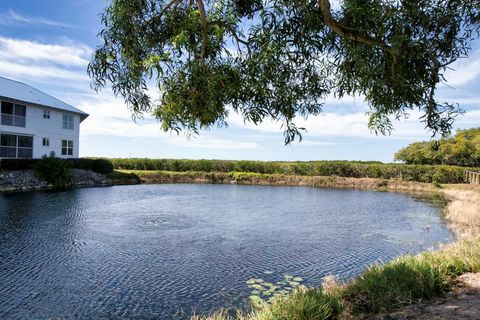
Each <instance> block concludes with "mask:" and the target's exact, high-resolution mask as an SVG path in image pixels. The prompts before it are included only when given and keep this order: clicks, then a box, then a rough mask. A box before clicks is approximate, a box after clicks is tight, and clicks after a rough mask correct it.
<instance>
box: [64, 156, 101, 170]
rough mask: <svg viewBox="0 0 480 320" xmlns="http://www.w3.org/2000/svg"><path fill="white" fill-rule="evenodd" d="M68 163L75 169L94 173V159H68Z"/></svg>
mask: <svg viewBox="0 0 480 320" xmlns="http://www.w3.org/2000/svg"><path fill="white" fill-rule="evenodd" d="M67 161H68V163H69V164H70V166H71V167H72V168H73V169H82V170H90V171H93V167H94V162H95V160H94V159H88V158H79V159H67Z"/></svg>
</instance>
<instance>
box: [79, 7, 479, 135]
mask: <svg viewBox="0 0 480 320" xmlns="http://www.w3.org/2000/svg"><path fill="white" fill-rule="evenodd" d="M479 3H480V2H479V1H478V0H364V1H359V0H340V1H335V2H334V1H328V0H301V1H300V0H288V1H286V0H188V1H187V0H112V1H111V3H110V4H109V5H108V6H107V7H106V9H105V11H104V12H103V13H102V15H101V17H102V24H103V30H102V31H101V32H100V33H99V36H100V38H101V39H102V42H103V43H102V44H101V45H100V46H99V47H98V48H97V49H96V51H95V53H94V55H93V58H92V61H91V63H90V64H89V67H88V72H89V74H90V76H91V77H92V79H93V87H94V88H95V89H96V90H99V89H100V88H102V87H104V86H107V85H108V86H109V85H111V87H112V90H113V92H114V93H115V94H116V95H117V96H121V97H123V98H124V99H125V101H126V103H127V105H128V106H129V108H131V110H132V114H133V115H134V116H135V117H138V116H141V115H142V114H144V113H152V114H153V115H154V116H155V117H156V118H157V119H159V120H160V123H161V128H162V129H163V130H176V131H180V130H186V131H188V132H194V133H197V132H199V130H202V129H207V128H209V127H211V126H223V125H227V123H226V121H227V116H228V114H229V112H236V113H238V114H240V115H241V116H242V117H243V119H244V120H245V121H247V122H253V123H254V124H259V123H261V122H262V121H263V120H265V119H273V120H275V121H279V122H281V123H282V127H283V129H284V131H285V141H286V143H289V142H291V141H293V140H295V139H296V138H300V139H301V134H300V133H301V131H302V130H303V128H298V127H297V126H296V125H295V122H294V120H295V117H297V116H302V117H305V118H306V117H308V116H309V115H317V114H319V113H320V112H321V109H322V102H323V101H324V100H325V99H326V97H327V96H329V95H334V96H336V97H343V96H345V95H360V96H364V97H365V100H366V102H367V103H368V105H369V107H370V112H369V115H370V121H369V127H370V128H371V129H372V130H373V131H374V132H376V133H382V134H385V133H388V132H390V130H391V129H392V122H391V119H392V118H397V119H398V118H402V117H407V116H408V113H409V112H410V111H412V110H419V111H421V113H422V114H423V116H422V121H423V122H424V123H425V126H426V128H428V129H430V130H432V132H433V134H436V133H441V134H445V133H448V132H449V131H450V129H451V127H452V123H453V120H454V118H455V116H456V115H457V114H458V113H459V112H460V111H461V110H459V108H458V106H457V105H456V104H449V103H443V102H441V101H437V100H436V99H435V92H436V90H437V87H438V85H439V83H441V82H443V81H445V79H444V77H443V75H444V73H445V71H446V69H447V68H448V66H449V65H450V64H451V63H453V62H454V61H456V60H457V59H459V58H462V57H466V56H467V55H468V53H469V51H470V49H471V47H470V45H471V43H472V41H473V40H474V39H475V38H476V37H478V34H479V31H480V4H479ZM152 83H155V87H157V88H158V90H159V92H160V96H159V97H158V98H155V97H152V95H151V93H149V92H148V88H149V86H151V85H152Z"/></svg>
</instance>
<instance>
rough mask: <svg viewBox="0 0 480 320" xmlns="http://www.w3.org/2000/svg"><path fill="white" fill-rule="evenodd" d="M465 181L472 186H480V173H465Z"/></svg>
mask: <svg viewBox="0 0 480 320" xmlns="http://www.w3.org/2000/svg"><path fill="white" fill-rule="evenodd" d="M465 181H466V182H467V183H471V184H480V172H474V171H465Z"/></svg>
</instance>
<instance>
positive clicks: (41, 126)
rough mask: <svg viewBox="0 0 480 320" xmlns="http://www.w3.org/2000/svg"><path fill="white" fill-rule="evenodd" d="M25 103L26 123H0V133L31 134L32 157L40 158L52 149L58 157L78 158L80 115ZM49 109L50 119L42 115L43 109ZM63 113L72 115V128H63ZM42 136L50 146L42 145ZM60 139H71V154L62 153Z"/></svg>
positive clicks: (48, 153)
mask: <svg viewBox="0 0 480 320" xmlns="http://www.w3.org/2000/svg"><path fill="white" fill-rule="evenodd" d="M24 105H26V125H25V128H23V127H15V126H5V125H1V124H0V133H14V134H24V135H31V136H33V157H34V158H41V157H42V156H44V155H47V156H48V155H50V153H51V152H52V151H53V152H55V156H57V157H60V158H78V154H79V153H78V150H79V141H80V140H79V134H80V115H79V114H75V113H72V112H68V111H63V110H58V109H53V108H48V107H40V106H34V105H29V104H24ZM44 110H49V111H50V119H45V118H44V117H43V111H44ZM63 114H69V115H73V119H74V121H73V130H69V129H63ZM43 138H49V139H50V146H48V147H46V146H43ZM62 140H72V141H73V155H71V156H68V155H67V156H65V155H62Z"/></svg>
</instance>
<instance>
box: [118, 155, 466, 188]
mask: <svg viewBox="0 0 480 320" xmlns="http://www.w3.org/2000/svg"><path fill="white" fill-rule="evenodd" d="M111 162H112V164H113V167H114V168H115V169H125V170H161V171H176V172H186V171H202V172H225V173H227V172H232V171H235V172H250V173H261V174H283V175H302V176H339V177H351V178H376V179H400V180H403V181H417V182H425V183H432V182H434V181H436V182H438V183H463V181H464V172H465V169H466V168H463V167H456V166H440V165H437V166H435V165H406V164H383V163H378V162H360V161H310V162H279V161H246V160H242V161H231V160H177V159H175V160H173V159H111ZM469 170H474V168H473V169H472V168H470V169H469Z"/></svg>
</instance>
